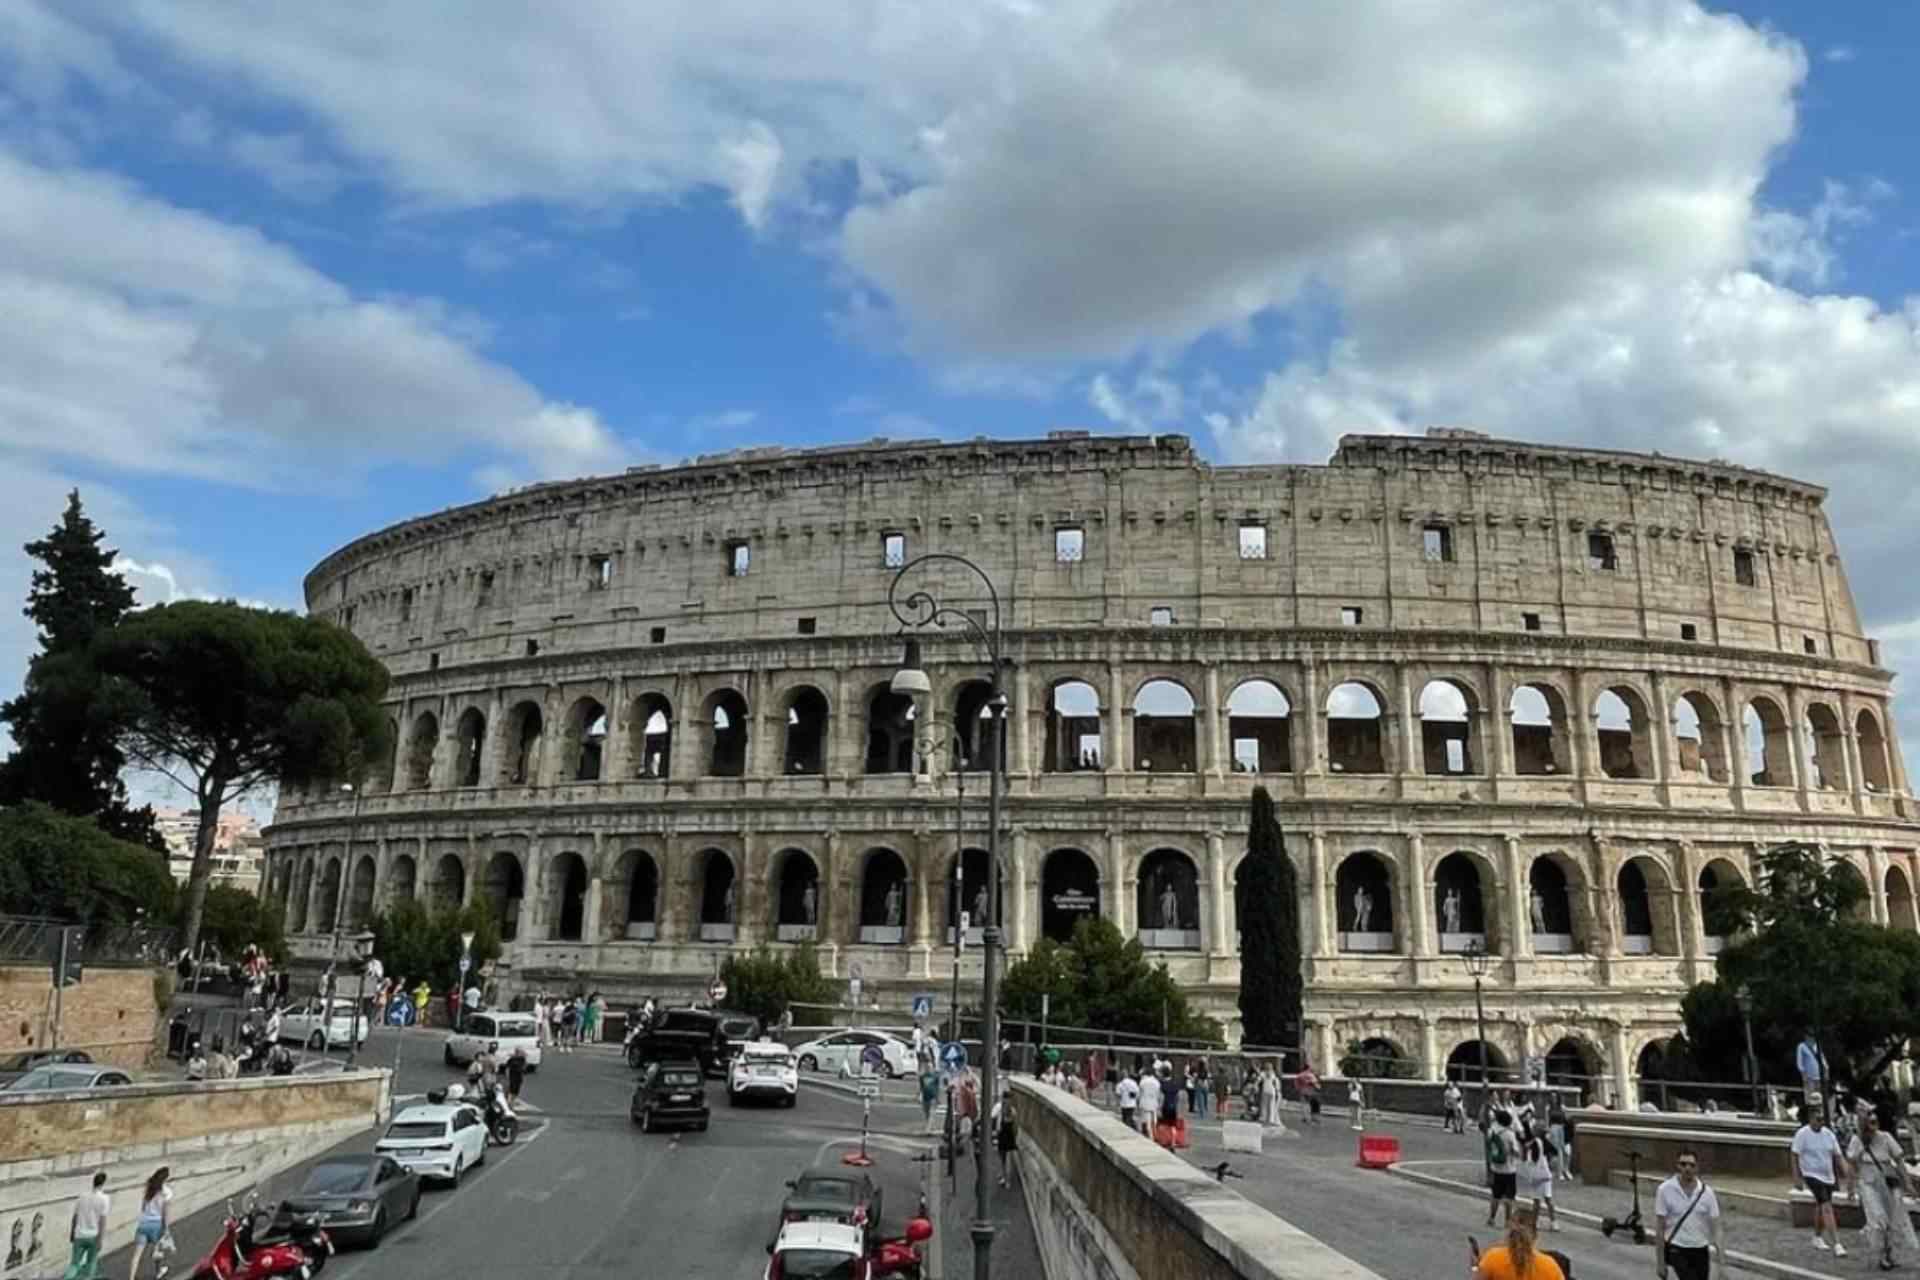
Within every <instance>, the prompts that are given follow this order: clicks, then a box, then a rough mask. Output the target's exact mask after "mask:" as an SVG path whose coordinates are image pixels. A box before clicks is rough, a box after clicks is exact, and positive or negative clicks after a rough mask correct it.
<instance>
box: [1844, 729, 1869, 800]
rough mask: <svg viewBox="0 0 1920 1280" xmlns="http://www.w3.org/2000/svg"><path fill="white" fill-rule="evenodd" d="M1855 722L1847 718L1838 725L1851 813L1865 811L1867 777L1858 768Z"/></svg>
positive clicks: (1858, 741) (1858, 737)
mask: <svg viewBox="0 0 1920 1280" xmlns="http://www.w3.org/2000/svg"><path fill="white" fill-rule="evenodd" d="M1856 723H1857V722H1856V721H1855V720H1854V719H1853V718H1852V717H1851V716H1848V717H1847V719H1845V720H1844V721H1842V722H1841V725H1840V745H1841V749H1842V750H1843V751H1844V752H1845V753H1846V760H1847V794H1848V795H1849V796H1850V797H1851V798H1852V801H1853V811H1854V812H1855V813H1865V812H1866V811H1867V777H1866V771H1865V770H1863V769H1862V768H1861V767H1860V735H1859V733H1858V732H1856V731H1855V728H1854V725H1855V724H1856Z"/></svg>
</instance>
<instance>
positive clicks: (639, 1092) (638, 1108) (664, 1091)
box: [629, 1058, 711, 1133]
mask: <svg viewBox="0 0 1920 1280" xmlns="http://www.w3.org/2000/svg"><path fill="white" fill-rule="evenodd" d="M629 1111H630V1112H631V1114H632V1116H633V1122H634V1123H635V1124H637V1125H639V1126H640V1131H641V1132H642V1133H652V1132H653V1131H654V1130H656V1129H661V1128H665V1127H666V1126H667V1125H670V1124H678V1125H685V1126H688V1127H690V1128H693V1129H698V1130H700V1131H701V1132H702V1133H704V1132H706V1128H707V1121H708V1119H709V1118H710V1116H711V1113H710V1112H709V1111H708V1109H707V1080H706V1073H705V1072H704V1071H702V1070H701V1068H700V1064H699V1062H697V1061H695V1060H694V1059H692V1058H680V1059H675V1060H667V1061H661V1062H650V1063H648V1064H647V1067H646V1070H645V1071H643V1072H641V1074H640V1083H639V1084H638V1085H636V1086H634V1090H633V1102H632V1104H631V1105H630V1107H629Z"/></svg>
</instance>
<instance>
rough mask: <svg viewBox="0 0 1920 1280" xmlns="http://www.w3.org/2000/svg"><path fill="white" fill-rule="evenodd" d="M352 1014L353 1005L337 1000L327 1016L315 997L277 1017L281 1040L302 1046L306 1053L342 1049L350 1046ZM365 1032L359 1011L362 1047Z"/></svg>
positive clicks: (352, 1003)
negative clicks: (308, 1051) (311, 1050)
mask: <svg viewBox="0 0 1920 1280" xmlns="http://www.w3.org/2000/svg"><path fill="white" fill-rule="evenodd" d="M353 1014H354V1002H353V1001H352V1000H347V999H341V998H340V997H337V996H336V997H335V998H334V1001H333V1010H332V1016H328V1010H327V1002H326V1001H325V1000H323V999H321V998H320V997H319V996H315V997H314V998H313V999H311V1000H309V1001H307V1002H306V1003H305V1004H298V1005H295V1006H293V1007H292V1008H291V1009H288V1010H287V1011H286V1012H285V1013H283V1014H281V1015H280V1039H282V1040H287V1041H291V1042H292V1043H294V1044H303V1045H305V1046H307V1048H309V1049H321V1050H325V1049H344V1048H346V1047H347V1046H348V1045H349V1044H351V1043H353ZM367 1030H368V1021H367V1016H366V1013H365V1012H364V1011H362V1012H361V1015H360V1043H361V1044H365V1043H366V1042H367Z"/></svg>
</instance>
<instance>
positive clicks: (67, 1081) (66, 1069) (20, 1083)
mask: <svg viewBox="0 0 1920 1280" xmlns="http://www.w3.org/2000/svg"><path fill="white" fill-rule="evenodd" d="M132 1083H133V1077H132V1076H130V1075H128V1074H127V1073H126V1072H125V1071H122V1070H121V1069H120V1068H119V1067H104V1066H101V1065H99V1064H98V1063H84V1062H59V1063H50V1064H48V1065H47V1066H44V1067H35V1068H34V1069H33V1070H31V1071H29V1072H27V1073H26V1074H25V1075H23V1076H21V1077H20V1078H19V1079H17V1080H15V1081H14V1082H13V1083H12V1084H10V1085H7V1086H5V1089H6V1092H8V1093H33V1092H42V1091H46V1090H50V1089H110V1088H113V1087H115V1086H117V1085H126V1084H132Z"/></svg>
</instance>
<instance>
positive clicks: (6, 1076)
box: [0, 1049, 93, 1089]
mask: <svg viewBox="0 0 1920 1280" xmlns="http://www.w3.org/2000/svg"><path fill="white" fill-rule="evenodd" d="M92 1061H93V1059H92V1058H91V1057H89V1056H88V1054H87V1051H86V1050H85V1049H29V1050H28V1051H27V1052H25V1053H16V1054H14V1055H13V1056H12V1057H11V1058H0V1089H4V1088H6V1087H7V1086H8V1085H10V1084H12V1083H13V1082H14V1081H15V1080H18V1079H19V1078H20V1077H21V1076H23V1075H25V1074H27V1072H29V1071H31V1070H33V1069H34V1068H35V1067H50V1066H55V1065H57V1064H59V1063H62V1062H79V1063H88V1062H92Z"/></svg>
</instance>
